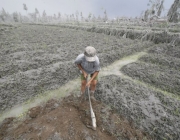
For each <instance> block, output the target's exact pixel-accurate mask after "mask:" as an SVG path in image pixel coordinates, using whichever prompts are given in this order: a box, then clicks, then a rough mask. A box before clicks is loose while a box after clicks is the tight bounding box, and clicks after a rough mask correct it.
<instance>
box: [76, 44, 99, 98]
mask: <svg viewBox="0 0 180 140" xmlns="http://www.w3.org/2000/svg"><path fill="white" fill-rule="evenodd" d="M75 64H77V66H78V68H79V69H80V71H81V97H82V98H83V97H85V89H86V87H89V86H90V96H91V99H93V100H96V99H95V98H94V91H95V89H96V84H97V80H98V73H99V71H100V65H99V58H98V57H97V56H96V49H95V48H94V47H91V46H88V47H86V48H85V51H84V54H80V55H78V57H77V58H76V60H75ZM88 74H90V77H91V78H90V80H89V81H88V82H86V78H87V76H88Z"/></svg>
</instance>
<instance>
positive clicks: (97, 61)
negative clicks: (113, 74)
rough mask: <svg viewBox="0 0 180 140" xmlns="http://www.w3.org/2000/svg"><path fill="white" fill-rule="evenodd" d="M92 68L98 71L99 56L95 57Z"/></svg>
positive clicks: (99, 68)
mask: <svg viewBox="0 0 180 140" xmlns="http://www.w3.org/2000/svg"><path fill="white" fill-rule="evenodd" d="M94 69H95V71H100V70H101V67H100V62H99V58H98V57H97V58H96V61H95V64H94Z"/></svg>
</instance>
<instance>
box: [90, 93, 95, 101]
mask: <svg viewBox="0 0 180 140" xmlns="http://www.w3.org/2000/svg"><path fill="white" fill-rule="evenodd" d="M90 98H91V100H93V101H96V98H95V97H94V91H91V92H90Z"/></svg>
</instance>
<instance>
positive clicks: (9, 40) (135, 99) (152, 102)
mask: <svg viewBox="0 0 180 140" xmlns="http://www.w3.org/2000/svg"><path fill="white" fill-rule="evenodd" d="M0 31H1V32H0V49H1V51H0V107H1V108H0V113H3V111H6V110H8V109H11V108H12V107H13V106H15V105H18V104H21V103H23V102H25V101H27V100H29V99H31V98H34V97H36V96H37V95H39V94H43V93H44V92H45V91H47V90H52V89H57V88H58V87H60V86H63V84H65V83H67V82H68V81H70V80H73V79H75V78H77V77H78V76H79V71H78V68H77V67H76V66H75V65H74V63H73V62H74V59H75V58H76V56H77V55H78V54H80V53H83V51H84V48H85V47H86V46H89V45H91V46H94V47H95V48H96V49H97V54H98V57H99V59H100V63H101V67H106V66H109V65H111V63H113V62H114V61H116V60H119V59H121V58H123V57H126V56H130V55H133V54H135V53H136V52H143V51H146V52H147V54H146V55H144V56H142V57H141V58H140V59H139V60H138V61H137V62H134V63H131V64H128V65H125V66H124V67H122V68H121V69H120V68H119V69H120V71H121V72H122V73H123V76H122V77H121V76H119V75H115V74H114V75H108V76H104V77H102V78H100V79H99V82H98V86H97V91H96V94H95V97H96V98H97V99H98V100H99V101H102V102H103V103H105V104H106V105H109V106H111V107H112V108H113V109H114V110H116V111H117V113H118V114H119V115H121V116H123V117H125V118H126V119H127V120H128V121H129V122H131V123H133V124H134V125H135V127H136V128H139V129H141V130H142V131H143V132H145V133H147V134H148V135H149V136H151V137H152V138H153V139H158V140H161V139H162V140H163V139H169V140H177V139H179V138H180V135H179V132H180V98H179V96H180V86H179V85H180V80H179V79H180V72H179V67H180V63H179V62H180V61H179V60H180V51H179V46H175V45H174V44H173V46H171V45H170V44H167V43H165V44H156V45H155V44H154V43H153V42H150V41H142V40H138V39H135V40H132V39H128V38H126V37H122V36H117V35H115V36H114V35H111V34H103V33H101V32H99V33H97V32H94V31H91V30H90V31H87V30H81V29H76V28H67V27H64V26H48V25H21V24H19V25H14V26H9V25H6V26H5V25H0ZM161 39H163V38H161ZM164 42H166V41H164ZM156 43H157V42H156ZM117 135H118V134H117ZM134 139H135V138H134Z"/></svg>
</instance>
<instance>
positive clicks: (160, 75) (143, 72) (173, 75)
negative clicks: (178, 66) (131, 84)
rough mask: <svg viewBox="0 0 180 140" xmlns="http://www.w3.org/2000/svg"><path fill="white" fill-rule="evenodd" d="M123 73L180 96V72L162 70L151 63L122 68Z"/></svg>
mask: <svg viewBox="0 0 180 140" xmlns="http://www.w3.org/2000/svg"><path fill="white" fill-rule="evenodd" d="M121 71H122V72H123V73H124V74H126V75H128V76H130V77H132V78H134V79H137V80H140V81H143V82H145V83H148V84H150V85H152V86H154V87H157V88H160V89H161V90H164V91H168V92H171V93H173V94H177V95H180V86H179V85H180V80H179V79H180V71H178V70H175V69H170V68H161V67H159V66H158V65H153V64H150V63H142V62H134V63H131V64H128V65H126V66H124V67H122V69H121Z"/></svg>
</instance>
